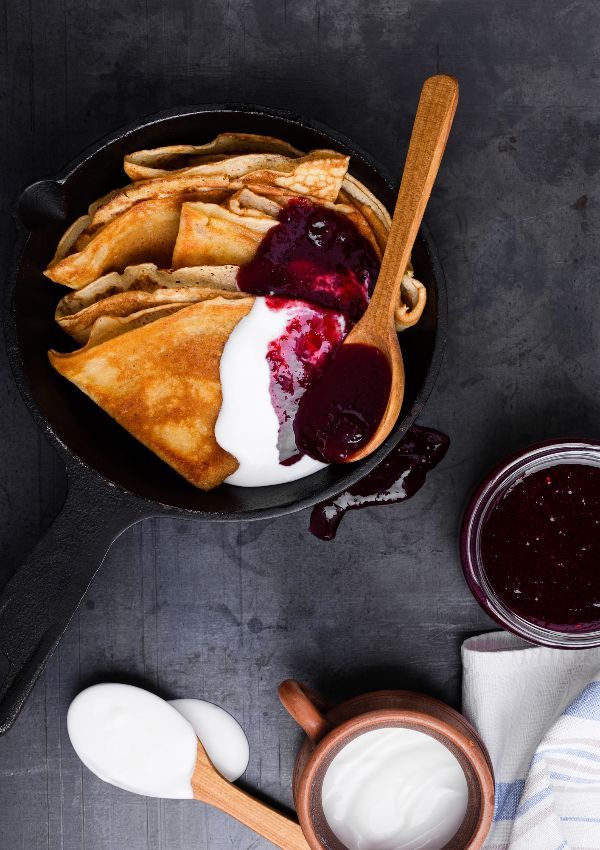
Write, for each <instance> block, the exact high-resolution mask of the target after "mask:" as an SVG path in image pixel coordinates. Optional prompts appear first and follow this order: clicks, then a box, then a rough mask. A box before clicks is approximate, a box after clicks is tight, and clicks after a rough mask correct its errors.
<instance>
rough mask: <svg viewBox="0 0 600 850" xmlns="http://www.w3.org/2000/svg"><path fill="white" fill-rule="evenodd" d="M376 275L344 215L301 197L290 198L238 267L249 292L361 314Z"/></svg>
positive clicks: (374, 262) (367, 249)
mask: <svg viewBox="0 0 600 850" xmlns="http://www.w3.org/2000/svg"><path fill="white" fill-rule="evenodd" d="M378 273H379V260H378V258H377V256H376V254H375V251H374V250H373V248H372V246H371V244H370V243H369V242H368V240H367V239H365V237H364V236H363V235H362V234H361V233H360V232H359V231H358V229H357V228H356V226H355V225H354V223H353V222H352V221H351V220H350V219H349V218H347V217H346V216H344V215H341V214H340V213H337V212H335V210H331V209H329V208H328V207H326V206H323V205H321V204H314V203H312V202H311V201H308V200H304V199H302V198H294V199H292V200H291V201H290V202H289V203H288V205H287V206H286V207H285V208H284V209H283V210H282V211H281V213H280V214H279V224H278V225H276V226H275V227H273V228H272V229H271V230H270V231H269V232H268V233H267V234H266V236H265V237H264V239H263V240H262V242H261V243H260V245H259V247H258V251H257V252H256V256H255V257H254V259H253V260H252V261H251V262H250V263H249V264H248V265H246V266H242V267H241V268H240V270H239V271H238V276H237V283H238V286H239V288H240V289H241V290H242V291H243V292H249V293H252V294H253V295H286V296H288V297H290V298H302V299H303V300H305V301H311V302H313V303H315V304H320V305H322V306H323V307H332V308H333V309H335V310H341V311H343V312H345V313H348V315H349V316H351V318H352V319H353V320H356V319H358V318H360V316H362V314H363V313H364V311H365V309H366V307H367V304H368V302H369V298H370V296H371V293H372V292H373V287H374V286H375V281H376V279H377V275H378Z"/></svg>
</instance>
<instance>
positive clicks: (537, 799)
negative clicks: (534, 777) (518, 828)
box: [515, 786, 552, 820]
mask: <svg viewBox="0 0 600 850" xmlns="http://www.w3.org/2000/svg"><path fill="white" fill-rule="evenodd" d="M551 794H552V788H550V786H546V788H542V790H541V791H538V792H537V794H532V795H531V797H530V798H529V799H528V800H525V802H524V803H523V804H522V805H520V806H519V808H518V810H517V814H516V816H515V820H516V818H520V817H522V816H523V815H524V814H525V813H526V812H528V811H529V810H530V809H533V807H534V806H537V804H538V803H541V802H542V800H545V799H546V797H550V796H551Z"/></svg>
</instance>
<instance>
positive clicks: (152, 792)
mask: <svg viewBox="0 0 600 850" xmlns="http://www.w3.org/2000/svg"><path fill="white" fill-rule="evenodd" d="M67 729H68V732H69V738H70V739H71V743H72V744H73V747H74V749H75V752H76V753H77V755H78V756H79V758H80V759H81V761H82V762H83V763H84V764H85V766H86V767H88V768H89V769H90V770H91V771H92V772H93V773H95V774H96V776H99V777H100V779H103V780H104V781H105V782H110V784H111V785H116V786H117V787H118V788H123V789H124V790H125V791H132V792H133V793H134V794H144V795H145V796H147V797H166V798H171V799H178V800H182V799H191V798H192V797H193V793H192V784H191V779H192V774H193V772H194V767H195V764H196V752H197V739H196V734H195V732H194V730H193V729H192V727H191V726H190V724H189V723H188V721H187V720H185V719H184V718H183V717H182V716H181V714H179V712H178V711H176V710H175V709H174V708H173V707H172V706H170V705H169V703H168V702H165V700H163V699H161V698H160V697H157V696H155V695H154V694H151V693H150V692H149V691H144V690H142V688H134V687H133V686H131V685H120V684H112V683H110V684H109V683H107V684H102V685H94V686H93V687H91V688H87V689H86V690H85V691H82V692H81V693H80V694H79V695H78V696H76V697H75V699H74V700H73V702H72V703H71V705H70V707H69V711H68V714H67Z"/></svg>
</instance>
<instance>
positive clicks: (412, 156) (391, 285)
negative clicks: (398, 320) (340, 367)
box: [343, 74, 458, 461]
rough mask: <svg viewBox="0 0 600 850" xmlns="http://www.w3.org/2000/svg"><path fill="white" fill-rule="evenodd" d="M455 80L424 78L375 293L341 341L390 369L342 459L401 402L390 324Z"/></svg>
mask: <svg viewBox="0 0 600 850" xmlns="http://www.w3.org/2000/svg"><path fill="white" fill-rule="evenodd" d="M457 103H458V83H457V81H456V80H455V79H454V77H448V76H445V75H443V74H440V75H437V76H435V77H429V79H427V80H425V83H424V85H423V89H422V91H421V97H420V99H419V106H418V108H417V114H416V117H415V123H414V126H413V131H412V135H411V138H410V144H409V146H408V153H407V155H406V163H405V166H404V173H403V175H402V183H401V185H400V192H399V193H398V200H397V202H396V209H395V211H394V218H393V219H392V227H391V229H390V233H389V236H388V241H387V245H386V249H385V254H384V257H383V262H382V263H381V270H380V272H379V277H378V278H377V283H376V285H375V291H374V293H373V297H372V299H371V302H370V303H369V306H368V307H367V310H366V311H365V313H364V315H363V316H362V318H361V319H360V321H359V322H357V324H356V325H355V326H354V328H353V329H352V331H351V332H350V333H349V334H348V336H347V337H346V339H345V340H344V342H343V345H352V344H354V343H359V344H363V345H370V346H374V347H375V348H378V349H379V350H380V351H381V352H382V353H383V355H384V356H385V357H386V359H387V361H388V363H389V366H390V368H391V377H392V382H391V388H390V395H389V399H388V404H387V408H386V410H385V412H384V414H383V417H382V419H381V422H380V423H379V426H378V428H377V430H376V431H375V432H374V434H373V436H372V437H371V439H370V440H368V442H366V443H365V444H364V445H363V446H362V447H361V448H360V449H358V451H356V452H355V453H354V454H352V455H351V456H350V457H348V458H347V460H348V461H356V460H360V459H361V458H363V457H366V456H367V455H370V454H371V453H372V452H374V451H375V449H376V448H378V447H379V446H380V445H381V443H383V441H384V440H385V438H386V437H387V435H388V434H389V433H390V431H391V430H392V428H393V427H394V424H395V423H396V420H397V419H398V414H399V413H400V408H401V406H402V398H403V395H404V365H403V362H402V353H401V351H400V345H399V343H398V336H397V334H396V328H395V325H394V308H395V306H396V304H397V303H398V298H399V296H400V286H401V283H402V278H403V277H404V272H405V270H406V267H407V265H408V261H409V259H410V253H411V251H412V247H413V244H414V241H415V239H416V236H417V232H418V230H419V226H420V224H421V221H422V219H423V214H424V212H425V207H426V206H427V201H428V200H429V196H430V194H431V190H432V188H433V184H434V182H435V178H436V175H437V173H438V169H439V167H440V163H441V161H442V155H443V153H444V148H445V147H446V142H447V141H448V135H449V133H450V127H451V126H452V120H453V118H454V113H455V112H456V105H457Z"/></svg>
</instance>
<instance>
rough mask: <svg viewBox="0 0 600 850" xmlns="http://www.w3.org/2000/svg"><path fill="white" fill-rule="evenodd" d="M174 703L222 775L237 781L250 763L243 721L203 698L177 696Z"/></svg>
mask: <svg viewBox="0 0 600 850" xmlns="http://www.w3.org/2000/svg"><path fill="white" fill-rule="evenodd" d="M169 705H172V706H173V708H175V709H176V710H177V711H178V712H179V713H180V714H181V715H182V717H185V719H186V720H187V721H188V723H190V724H191V725H192V727H193V729H194V732H195V733H196V735H197V736H198V738H200V740H201V741H202V744H203V746H204V749H205V750H206V752H207V755H208V757H209V759H210V760H211V761H212V763H213V764H214V766H215V767H216V768H217V770H218V771H219V773H220V774H221V776H224V777H225V779H229V781H230V782H234V781H235V780H236V779H239V778H240V776H241V775H242V773H243V772H244V771H245V770H246V768H247V767H248V759H249V757H250V748H249V746H248V738H246V735H245V733H244V730H243V729H242V727H241V726H240V724H239V723H238V722H237V720H235V718H233V717H232V716H231V714H229V713H228V712H227V711H225V709H223V708H221V707H220V706H218V705H214V704H213V703H211V702H205V701H204V700H201V699H174V700H171V702H170V703H169Z"/></svg>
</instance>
